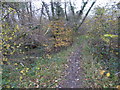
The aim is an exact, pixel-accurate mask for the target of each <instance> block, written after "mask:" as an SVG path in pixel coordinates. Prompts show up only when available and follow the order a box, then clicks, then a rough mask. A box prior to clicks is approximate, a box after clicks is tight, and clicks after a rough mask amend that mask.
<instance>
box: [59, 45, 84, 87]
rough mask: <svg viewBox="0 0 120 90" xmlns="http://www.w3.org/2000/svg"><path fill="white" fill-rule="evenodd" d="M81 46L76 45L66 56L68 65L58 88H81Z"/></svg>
mask: <svg viewBox="0 0 120 90" xmlns="http://www.w3.org/2000/svg"><path fill="white" fill-rule="evenodd" d="M80 49H81V47H78V48H77V49H76V50H75V51H74V52H72V54H71V55H70V57H69V58H68V67H67V69H66V70H65V72H64V74H65V76H64V77H63V80H62V81H61V82H60V83H59V88H82V87H83V74H82V68H81V67H80V66H81V60H82V58H81V52H80V51H81V50H80Z"/></svg>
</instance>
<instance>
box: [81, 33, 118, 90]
mask: <svg viewBox="0 0 120 90" xmlns="http://www.w3.org/2000/svg"><path fill="white" fill-rule="evenodd" d="M79 38H82V39H83V41H82V42H83V44H82V46H83V49H82V51H81V52H82V57H83V58H82V59H83V61H82V67H83V69H84V75H85V80H84V84H85V86H86V87H88V88H90V87H91V88H116V87H117V85H119V78H118V75H117V73H118V72H119V71H118V66H119V62H118V58H117V56H116V55H115V53H111V52H109V51H108V52H107V51H106V52H105V51H103V49H101V47H100V46H101V45H100V44H99V45H97V46H93V45H91V43H90V42H91V41H92V40H93V41H94V40H95V39H92V40H91V38H90V36H89V35H84V36H82V37H79ZM101 44H102V46H103V44H105V43H101ZM103 52H104V54H103ZM96 53H97V54H96ZM101 53H102V54H101ZM106 53H109V54H107V56H108V55H110V56H111V57H110V59H109V60H108V59H107V58H104V57H107V56H106Z"/></svg>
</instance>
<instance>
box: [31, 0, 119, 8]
mask: <svg viewBox="0 0 120 90" xmlns="http://www.w3.org/2000/svg"><path fill="white" fill-rule="evenodd" d="M32 1H33V3H34V4H35V6H36V7H39V5H40V1H41V0H32ZM42 1H45V2H47V3H49V2H50V1H51V0H42ZM53 1H62V2H65V1H69V0H53ZM71 1H72V2H74V3H75V4H76V5H77V7H79V6H81V2H82V0H71ZM84 1H85V0H84ZM89 1H90V2H91V3H92V2H93V1H94V0H89ZM119 1H120V0H96V4H95V5H94V6H96V5H100V6H105V5H106V4H107V3H108V4H110V5H111V4H113V2H116V3H118V2H119Z"/></svg>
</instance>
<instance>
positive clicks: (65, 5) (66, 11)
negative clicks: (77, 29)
mask: <svg viewBox="0 0 120 90" xmlns="http://www.w3.org/2000/svg"><path fill="white" fill-rule="evenodd" d="M66 8H67V5H66V2H65V17H66V20H67V21H68V16H67V10H66Z"/></svg>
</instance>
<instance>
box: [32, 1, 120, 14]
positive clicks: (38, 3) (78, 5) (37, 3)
mask: <svg viewBox="0 0 120 90" xmlns="http://www.w3.org/2000/svg"><path fill="white" fill-rule="evenodd" d="M41 1H44V2H46V3H50V1H51V0H32V2H33V4H34V6H35V8H36V9H38V8H41ZM53 1H61V2H65V1H70V0H53ZM71 1H72V2H73V3H74V4H75V5H76V8H77V10H80V8H81V4H82V0H71ZM84 1H86V0H84ZM93 1H95V0H89V3H88V4H87V6H86V8H85V12H86V11H87V10H88V9H89V7H90V6H91V4H92V2H93ZM119 1H120V0H96V3H95V5H94V6H93V8H94V7H96V6H101V7H102V6H106V5H107V4H108V5H110V6H111V5H116V4H117V3H118V2H119ZM93 8H92V10H93ZM77 10H76V11H77ZM90 14H92V11H91V12H90Z"/></svg>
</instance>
